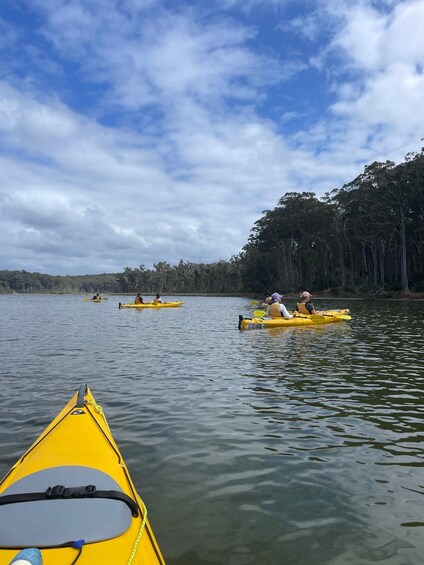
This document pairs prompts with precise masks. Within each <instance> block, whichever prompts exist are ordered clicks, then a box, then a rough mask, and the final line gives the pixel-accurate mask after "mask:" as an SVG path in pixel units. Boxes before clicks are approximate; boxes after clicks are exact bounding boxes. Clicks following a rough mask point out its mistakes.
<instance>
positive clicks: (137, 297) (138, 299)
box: [134, 292, 144, 304]
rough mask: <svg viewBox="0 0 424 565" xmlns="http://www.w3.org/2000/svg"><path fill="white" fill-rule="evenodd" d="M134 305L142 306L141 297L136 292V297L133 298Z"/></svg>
mask: <svg viewBox="0 0 424 565" xmlns="http://www.w3.org/2000/svg"><path fill="white" fill-rule="evenodd" d="M134 304H144V300H143V297H142V296H141V294H140V293H139V292H137V296H136V297H135V300H134Z"/></svg>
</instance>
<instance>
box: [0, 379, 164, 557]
mask: <svg viewBox="0 0 424 565" xmlns="http://www.w3.org/2000/svg"><path fill="white" fill-rule="evenodd" d="M93 485H94V486H93ZM49 487H52V488H51V489H50V490H49ZM63 487H65V488H63ZM95 491H96V492H95ZM17 493H31V496H32V499H31V500H27V499H25V500H24V501H22V500H21V501H17V500H16V501H15V499H16V496H20V497H24V498H25V497H26V496H27V495H22V494H20V495H18V494H17ZM8 495H12V496H11V498H12V499H13V500H12V501H10V500H9V501H8V503H7V504H0V523H1V524H2V527H1V528H0V563H2V564H3V563H4V564H6V563H10V561H11V560H12V559H13V557H14V556H15V555H16V554H17V553H18V551H19V549H20V548H25V547H38V548H39V549H40V550H41V553H42V557H43V565H58V564H62V563H63V564H65V563H69V564H70V563H73V562H74V559H75V560H76V558H77V556H78V553H79V552H80V555H79V557H78V559H77V561H78V565H83V564H84V565H89V564H90V565H96V564H100V563H105V564H106V563H113V564H116V565H120V564H122V565H124V564H130V563H132V564H134V565H135V564H137V565H153V564H164V563H165V561H164V559H163V557H162V554H161V552H160V549H159V546H158V544H157V542H156V540H155V537H154V535H153V532H152V530H151V527H150V523H149V521H148V519H147V509H146V507H145V505H144V503H143V501H142V500H141V498H140V497H139V495H138V494H137V492H136V490H135V487H134V485H133V483H132V480H131V477H130V475H129V472H128V469H127V467H126V465H125V462H124V460H123V458H122V455H121V453H120V451H119V449H118V446H117V445H116V443H115V440H114V439H113V437H112V434H111V432H110V429H109V426H108V424H107V421H106V418H105V416H104V414H103V411H102V409H101V407H100V406H98V405H97V404H96V402H95V400H94V397H93V396H92V394H91V392H90V390H89V388H88V387H86V386H85V385H82V386H81V387H80V390H79V392H78V393H76V394H75V395H74V396H73V397H72V399H71V400H70V401H69V402H68V404H67V405H66V406H65V407H64V408H63V409H62V411H61V412H60V413H59V414H58V416H57V417H56V418H55V419H54V420H53V421H52V423H51V424H50V425H49V426H48V427H47V428H46V429H45V430H44V432H43V433H42V434H41V435H40V436H39V438H38V439H37V440H36V441H35V442H34V443H33V444H32V446H31V447H30V448H29V449H28V451H27V452H26V453H25V454H24V455H23V456H22V457H21V459H19V461H18V462H17V463H16V464H15V465H14V466H13V467H12V469H11V470H10V471H9V473H8V474H7V475H6V477H5V478H4V479H3V480H2V482H1V483H0V502H1V501H2V500H3V501H4V502H6V500H7V499H5V498H4V497H6V496H8ZM13 496H15V498H13ZM34 496H35V497H37V496H38V498H35V500H34ZM76 540H85V543H84V544H83V545H82V549H81V550H80V549H78V548H75V547H74V546H71V544H70V542H74V541H76ZM61 546H62V547H61Z"/></svg>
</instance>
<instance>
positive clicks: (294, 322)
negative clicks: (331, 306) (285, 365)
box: [238, 309, 351, 330]
mask: <svg viewBox="0 0 424 565" xmlns="http://www.w3.org/2000/svg"><path fill="white" fill-rule="evenodd" d="M348 312H349V310H348V309H345V310H326V311H324V312H323V315H322V316H320V315H309V316H307V315H305V314H299V313H297V312H293V318H291V319H290V320H286V319H285V318H283V317H281V318H268V317H263V318H243V316H241V315H240V316H239V324H238V327H239V330H260V329H263V328H285V327H292V326H313V325H314V326H316V325H320V324H332V323H335V322H342V321H343V320H350V319H351V318H350V316H348V315H347V314H348Z"/></svg>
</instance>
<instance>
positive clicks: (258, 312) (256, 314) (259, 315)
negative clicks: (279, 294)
mask: <svg viewBox="0 0 424 565" xmlns="http://www.w3.org/2000/svg"><path fill="white" fill-rule="evenodd" d="M266 315H267V313H266V312H265V310H255V311H254V312H253V316H254V317H255V318H262V316H266Z"/></svg>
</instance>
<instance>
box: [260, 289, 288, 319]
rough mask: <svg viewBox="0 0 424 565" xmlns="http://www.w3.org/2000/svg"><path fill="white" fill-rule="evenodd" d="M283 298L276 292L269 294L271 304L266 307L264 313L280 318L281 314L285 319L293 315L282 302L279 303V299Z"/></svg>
mask: <svg viewBox="0 0 424 565" xmlns="http://www.w3.org/2000/svg"><path fill="white" fill-rule="evenodd" d="M282 298H283V295H282V294H278V292H274V294H271V300H272V302H271V304H270V305H269V306H268V308H267V309H266V313H267V314H268V316H270V317H271V318H280V317H281V316H283V317H284V318H285V319H286V320H290V319H291V318H293V316H292V315H291V314H290V313H289V312H288V310H287V308H286V307H285V306H284V304H281V299H282Z"/></svg>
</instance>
